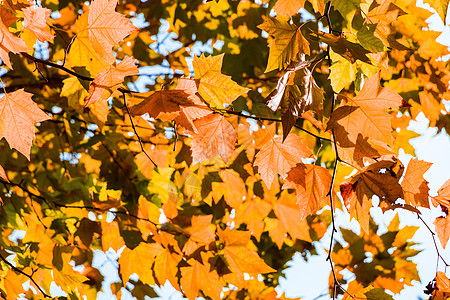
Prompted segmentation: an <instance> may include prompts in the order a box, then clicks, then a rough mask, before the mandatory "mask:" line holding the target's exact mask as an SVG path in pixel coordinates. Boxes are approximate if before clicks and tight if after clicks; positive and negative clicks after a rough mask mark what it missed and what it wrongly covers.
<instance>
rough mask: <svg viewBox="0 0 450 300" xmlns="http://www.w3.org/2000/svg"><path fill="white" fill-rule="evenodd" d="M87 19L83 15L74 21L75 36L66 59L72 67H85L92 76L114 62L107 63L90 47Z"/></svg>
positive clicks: (86, 15) (85, 15) (86, 16)
mask: <svg viewBox="0 0 450 300" xmlns="http://www.w3.org/2000/svg"><path fill="white" fill-rule="evenodd" d="M88 17H89V16H88V14H86V13H84V14H82V15H81V16H80V17H79V18H78V19H77V20H76V22H75V25H74V29H75V32H76V33H77V35H76V38H75V40H74V41H73V43H72V46H71V47H70V50H69V55H68V56H67V57H68V62H70V65H71V66H72V67H74V66H80V67H85V68H86V70H87V71H89V73H90V74H91V75H94V74H98V73H100V72H103V71H105V70H107V69H109V68H110V66H111V64H112V63H113V62H114V61H115V60H114V61H112V62H111V63H108V62H107V61H105V60H104V59H102V58H101V57H100V55H99V53H97V51H96V50H95V49H94V48H93V47H92V45H91V42H90V39H89V31H88V30H86V28H87V26H88Z"/></svg>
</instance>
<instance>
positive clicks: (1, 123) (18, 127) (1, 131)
mask: <svg viewBox="0 0 450 300" xmlns="http://www.w3.org/2000/svg"><path fill="white" fill-rule="evenodd" d="M32 96H33V94H31V93H27V92H25V91H24V90H23V89H20V90H17V91H14V92H12V93H9V94H8V93H6V94H5V95H4V96H3V97H2V98H0V138H2V137H4V138H5V139H6V141H7V142H8V144H9V146H10V147H11V148H14V149H16V150H17V151H19V152H20V153H22V154H23V155H24V156H25V157H26V158H28V160H29V159H30V151H31V144H32V141H33V138H34V123H37V122H42V121H45V120H49V119H50V118H49V116H48V115H47V114H46V113H44V112H43V111H42V110H41V109H40V108H39V106H37V104H36V103H34V102H33V100H31V97H32Z"/></svg>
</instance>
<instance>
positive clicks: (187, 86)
mask: <svg viewBox="0 0 450 300" xmlns="http://www.w3.org/2000/svg"><path fill="white" fill-rule="evenodd" d="M176 90H181V91H184V92H185V93H186V94H188V98H189V100H191V101H192V103H193V104H194V105H193V106H181V112H180V114H179V115H178V116H176V117H175V119H174V121H175V123H177V124H179V125H181V126H183V127H184V128H186V129H188V130H190V131H192V132H195V133H197V132H198V131H197V127H195V125H194V120H195V119H199V118H201V117H204V116H206V115H209V114H210V113H212V110H211V109H210V108H209V107H208V106H207V105H206V104H205V103H204V102H203V101H202V100H201V99H200V98H199V96H197V91H198V90H197V84H196V82H195V80H194V79H190V78H180V79H178V82H177V87H176Z"/></svg>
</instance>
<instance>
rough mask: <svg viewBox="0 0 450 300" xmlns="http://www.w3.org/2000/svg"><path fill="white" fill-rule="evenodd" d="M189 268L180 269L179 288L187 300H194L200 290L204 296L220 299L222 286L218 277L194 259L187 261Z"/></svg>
mask: <svg viewBox="0 0 450 300" xmlns="http://www.w3.org/2000/svg"><path fill="white" fill-rule="evenodd" d="M188 263H189V264H190V266H189V267H186V268H181V280H180V281H181V286H182V288H183V291H184V294H185V295H186V297H187V298H188V299H189V300H194V299H196V298H197V296H198V291H199V290H200V289H201V290H202V291H203V293H204V294H205V295H206V296H209V297H211V298H212V299H217V300H219V299H220V293H221V292H222V288H223V286H224V284H223V282H222V281H221V280H220V279H219V275H217V272H216V271H215V270H214V271H212V272H209V270H208V269H207V268H206V267H205V266H204V265H203V264H201V263H199V262H198V261H196V260H195V259H191V260H190V261H188Z"/></svg>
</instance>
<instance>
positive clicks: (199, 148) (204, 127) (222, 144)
mask: <svg viewBox="0 0 450 300" xmlns="http://www.w3.org/2000/svg"><path fill="white" fill-rule="evenodd" d="M194 125H195V127H196V128H197V129H198V132H197V133H194V134H193V139H192V146H191V151H192V158H193V164H196V163H198V162H202V161H204V160H206V159H210V158H214V157H215V156H216V155H219V156H220V157H221V158H222V159H223V161H224V162H225V163H228V159H229V158H230V156H231V154H233V151H234V148H235V147H236V142H237V132H236V130H235V129H234V127H233V125H231V123H230V122H228V121H227V120H226V119H225V118H224V117H223V116H221V115H219V114H209V115H207V116H205V117H203V118H200V119H197V120H195V121H194Z"/></svg>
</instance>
